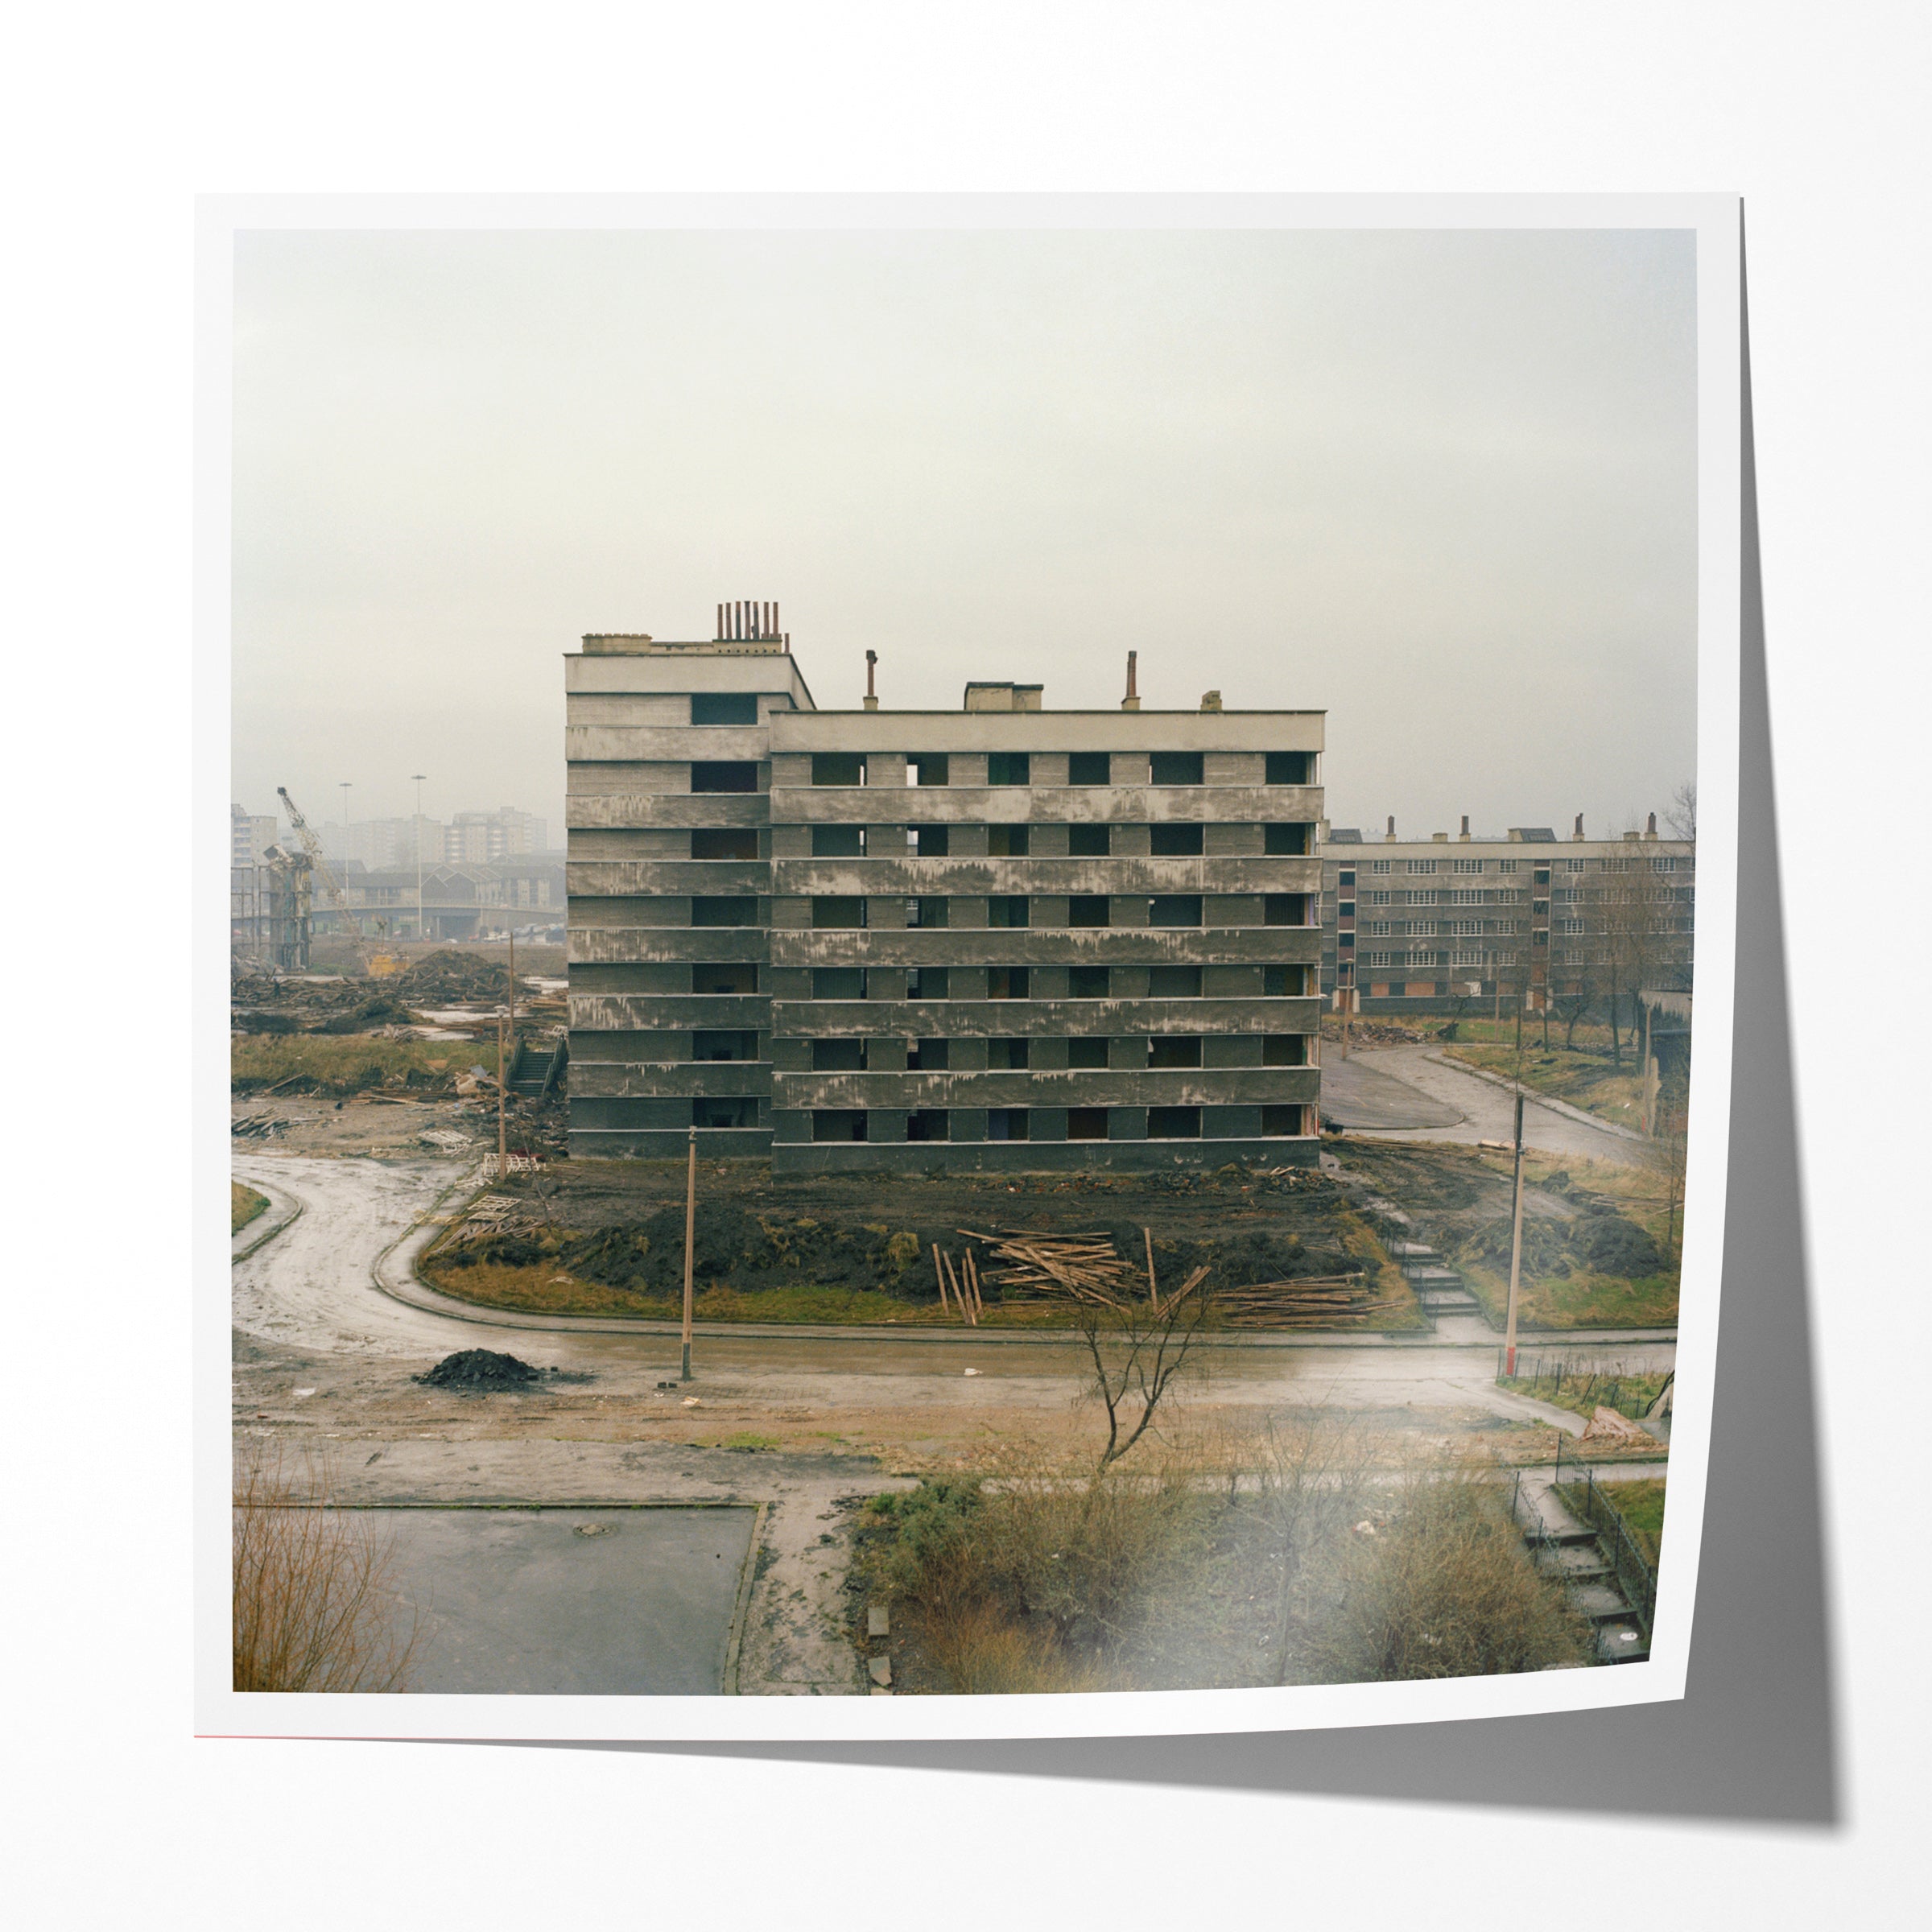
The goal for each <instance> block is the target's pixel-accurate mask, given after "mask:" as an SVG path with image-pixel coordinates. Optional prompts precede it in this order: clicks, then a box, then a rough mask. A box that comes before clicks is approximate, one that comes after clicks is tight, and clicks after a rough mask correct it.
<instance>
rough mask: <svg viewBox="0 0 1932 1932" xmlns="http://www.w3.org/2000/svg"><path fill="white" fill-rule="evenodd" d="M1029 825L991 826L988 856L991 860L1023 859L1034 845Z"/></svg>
mask: <svg viewBox="0 0 1932 1932" xmlns="http://www.w3.org/2000/svg"><path fill="white" fill-rule="evenodd" d="M1032 829H1033V828H1031V827H1030V826H1028V825H989V826H988V827H987V828H986V856H987V857H989V858H991V859H1023V858H1025V857H1026V853H1027V851H1028V849H1029V848H1030V845H1031V844H1032V840H1030V838H1029V836H1027V835H1028V834H1029V833H1030V832H1031V830H1032Z"/></svg>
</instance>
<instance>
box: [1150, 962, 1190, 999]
mask: <svg viewBox="0 0 1932 1932" xmlns="http://www.w3.org/2000/svg"><path fill="white" fill-rule="evenodd" d="M1147 997H1148V998H1149V999H1150V1000H1198V999H1199V997H1201V969H1200V968H1199V967H1198V966H1150V967H1149V968H1147Z"/></svg>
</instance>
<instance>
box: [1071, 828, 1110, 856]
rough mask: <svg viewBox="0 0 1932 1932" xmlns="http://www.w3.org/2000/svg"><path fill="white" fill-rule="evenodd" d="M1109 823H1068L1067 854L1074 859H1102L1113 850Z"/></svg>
mask: <svg viewBox="0 0 1932 1932" xmlns="http://www.w3.org/2000/svg"><path fill="white" fill-rule="evenodd" d="M1112 833H1113V827H1112V826H1111V825H1069V826H1068V827H1067V857H1069V858H1075V859H1104V858H1105V857H1107V856H1108V853H1110V852H1112V851H1113V837H1112Z"/></svg>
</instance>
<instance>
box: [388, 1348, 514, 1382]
mask: <svg viewBox="0 0 1932 1932" xmlns="http://www.w3.org/2000/svg"><path fill="white" fill-rule="evenodd" d="M546 1373H547V1371H546V1370H544V1369H533V1368H531V1367H530V1364H529V1363H528V1362H525V1361H519V1360H518V1359H517V1357H516V1356H514V1355H498V1354H497V1352H496V1351H495V1350H494V1349H493V1348H464V1349H462V1350H460V1352H458V1353H456V1354H455V1355H446V1356H444V1358H443V1359H442V1360H441V1361H440V1362H438V1363H437V1364H436V1367H435V1368H433V1369H430V1370H429V1371H428V1372H427V1373H425V1374H423V1375H417V1376H411V1377H410V1380H411V1381H416V1382H421V1383H423V1384H424V1385H427V1387H429V1388H431V1389H527V1388H528V1387H529V1386H530V1384H531V1383H532V1382H540V1381H543V1378H544V1376H545V1374H546Z"/></svg>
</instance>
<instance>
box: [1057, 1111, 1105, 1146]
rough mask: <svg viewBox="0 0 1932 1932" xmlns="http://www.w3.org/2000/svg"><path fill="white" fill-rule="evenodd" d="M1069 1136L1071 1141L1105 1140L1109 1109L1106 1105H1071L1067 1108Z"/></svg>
mask: <svg viewBox="0 0 1932 1932" xmlns="http://www.w3.org/2000/svg"><path fill="white" fill-rule="evenodd" d="M1106 1137H1107V1109H1106V1108H1104V1107H1069V1108H1067V1139H1068V1140H1070V1141H1104V1140H1105V1139H1106Z"/></svg>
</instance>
